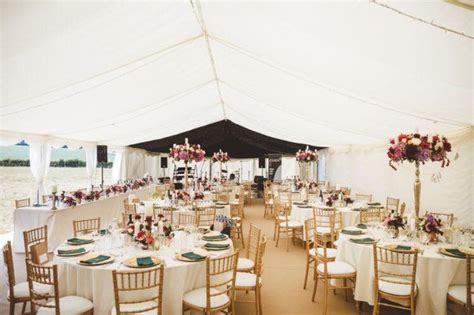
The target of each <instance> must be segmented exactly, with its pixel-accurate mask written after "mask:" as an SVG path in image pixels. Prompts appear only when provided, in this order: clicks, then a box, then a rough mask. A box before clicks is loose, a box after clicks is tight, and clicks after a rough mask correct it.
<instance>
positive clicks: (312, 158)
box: [295, 146, 319, 180]
mask: <svg viewBox="0 0 474 315" xmlns="http://www.w3.org/2000/svg"><path fill="white" fill-rule="evenodd" d="M295 157H296V161H298V163H299V164H300V177H301V178H302V179H304V180H307V179H308V177H309V170H310V167H309V165H310V164H311V163H312V162H316V161H317V160H318V158H319V157H318V151H317V150H314V151H313V150H310V149H309V146H306V149H305V150H304V151H303V150H298V151H297V152H296V154H295ZM303 169H305V170H306V171H303Z"/></svg>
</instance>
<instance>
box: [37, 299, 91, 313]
mask: <svg viewBox="0 0 474 315" xmlns="http://www.w3.org/2000/svg"><path fill="white" fill-rule="evenodd" d="M48 305H54V301H51V302H49V303H48ZM93 308H94V304H92V302H91V301H89V300H88V299H85V298H83V297H80V296H65V297H62V298H60V299H59V309H60V311H61V314H68V315H73V314H82V313H85V312H87V311H90V310H91V309H93ZM55 312H56V311H55V309H54V308H46V307H40V308H39V309H38V313H37V315H54V314H55Z"/></svg>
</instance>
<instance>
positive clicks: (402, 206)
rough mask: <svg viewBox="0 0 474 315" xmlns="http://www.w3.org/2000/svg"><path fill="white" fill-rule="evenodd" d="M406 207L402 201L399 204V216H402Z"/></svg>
mask: <svg viewBox="0 0 474 315" xmlns="http://www.w3.org/2000/svg"><path fill="white" fill-rule="evenodd" d="M406 208H407V204H406V203H405V202H402V204H401V205H400V217H402V218H403V215H404V214H405V210H406Z"/></svg>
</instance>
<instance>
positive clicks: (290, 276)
mask: <svg viewBox="0 0 474 315" xmlns="http://www.w3.org/2000/svg"><path fill="white" fill-rule="evenodd" d="M245 214H246V218H245V220H244V233H245V236H247V233H248V228H249V224H254V225H256V226H257V227H259V228H261V229H262V230H263V233H264V234H265V235H266V236H267V239H268V244H267V249H266V253H265V257H264V274H263V288H262V301H263V313H264V314H269V315H283V314H286V315H292V314H299V315H309V314H311V315H316V314H322V301H323V300H322V299H323V291H322V286H320V287H319V288H318V293H317V296H316V302H311V294H312V289H313V282H312V280H309V281H308V288H307V289H306V290H303V281H304V270H305V261H306V253H305V250H304V248H303V245H302V244H297V245H295V246H293V245H290V251H289V252H287V251H286V243H285V242H286V240H285V239H283V240H282V241H281V243H280V244H279V246H278V248H276V247H275V242H274V241H273V240H272V236H273V221H272V220H270V219H264V218H263V205H262V203H261V201H260V200H255V201H253V204H252V205H249V206H246V207H245ZM6 239H7V238H6V237H3V238H2V237H0V244H1V245H2V246H3V244H4V243H5V242H6ZM236 246H237V247H238V246H240V244H236ZM14 260H15V268H16V274H17V281H24V280H25V274H24V270H25V264H24V255H15V256H14ZM0 283H1V284H2V286H1V290H0V314H8V303H7V300H6V294H7V293H6V289H5V288H6V270H5V267H4V266H3V264H2V266H1V267H0ZM237 300H238V302H237V304H236V313H237V314H245V315H247V314H255V305H254V304H253V300H254V295H253V293H252V292H249V293H248V294H245V293H243V292H242V293H239V294H238V296H237ZM243 301H252V303H247V302H243ZM20 312H21V306H17V310H16V314H20ZM371 313H372V308H371V307H370V306H368V305H367V304H363V305H362V311H361V312H360V313H359V311H358V310H357V308H356V305H355V302H354V300H353V299H352V297H350V298H349V300H348V301H347V302H346V301H345V300H344V293H343V292H342V291H341V292H339V293H338V294H337V295H333V294H332V293H331V294H329V302H328V314H338V315H349V314H371ZM381 314H388V315H393V314H409V312H404V311H400V310H392V309H384V308H382V312H381ZM450 314H455V313H450ZM458 314H459V313H458ZM165 315H170V314H165ZM422 315H424V314H422Z"/></svg>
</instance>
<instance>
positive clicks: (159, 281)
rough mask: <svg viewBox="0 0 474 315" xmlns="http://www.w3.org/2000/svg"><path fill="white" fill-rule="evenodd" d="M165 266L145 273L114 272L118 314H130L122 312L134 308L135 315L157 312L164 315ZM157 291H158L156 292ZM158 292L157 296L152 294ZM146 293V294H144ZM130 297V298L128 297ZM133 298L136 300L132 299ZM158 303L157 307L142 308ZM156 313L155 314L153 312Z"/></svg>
mask: <svg viewBox="0 0 474 315" xmlns="http://www.w3.org/2000/svg"><path fill="white" fill-rule="evenodd" d="M163 275H164V268H163V265H162V264H161V265H159V266H157V267H155V268H153V269H147V270H145V271H125V272H123V271H117V270H113V271H112V277H113V282H114V297H115V309H116V314H117V315H120V314H130V313H129V312H126V311H122V310H121V308H122V307H123V306H125V305H126V306H129V305H131V306H133V305H135V307H133V309H134V312H133V313H134V314H138V313H145V312H146V313H147V314H150V313H149V312H150V311H152V310H156V314H162V306H163ZM155 290H156V291H155ZM152 292H153V293H154V292H156V294H151V293H152ZM143 293H144V294H143ZM128 295H129V296H128ZM131 296H133V297H134V298H132V297H131ZM146 302H156V305H154V304H153V305H148V303H147V304H146V305H147V306H146V307H144V306H141V308H140V304H141V303H146ZM153 313H154V312H153Z"/></svg>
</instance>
